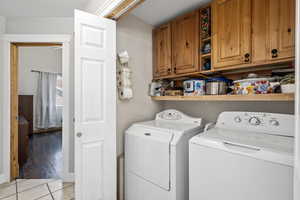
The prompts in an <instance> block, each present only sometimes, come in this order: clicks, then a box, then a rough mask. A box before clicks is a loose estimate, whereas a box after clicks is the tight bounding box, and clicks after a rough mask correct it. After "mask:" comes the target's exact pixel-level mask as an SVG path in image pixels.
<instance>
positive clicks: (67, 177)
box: [63, 173, 75, 182]
mask: <svg viewBox="0 0 300 200" xmlns="http://www.w3.org/2000/svg"><path fill="white" fill-rule="evenodd" d="M63 180H64V182H75V174H74V173H67V174H65V175H64V177H63Z"/></svg>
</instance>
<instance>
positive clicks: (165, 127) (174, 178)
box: [125, 110, 203, 200]
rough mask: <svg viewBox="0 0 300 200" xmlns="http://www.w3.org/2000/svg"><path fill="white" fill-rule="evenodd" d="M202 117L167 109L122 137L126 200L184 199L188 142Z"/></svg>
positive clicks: (197, 129) (196, 131) (186, 180)
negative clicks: (123, 141) (123, 139)
mask: <svg viewBox="0 0 300 200" xmlns="http://www.w3.org/2000/svg"><path fill="white" fill-rule="evenodd" d="M201 123H202V120H201V118H193V117H189V116H187V115H185V114H183V113H181V112H179V111H176V110H166V111H163V112H161V113H158V114H157V115H156V118H155V120H153V121H147V122H140V123H135V124H133V125H132V126H131V127H130V128H129V129H128V130H127V131H126V136H125V200H187V199H188V191H189V190H188V183H189V181H188V141H189V139H190V138H191V137H193V136H195V135H196V134H198V133H200V132H202V131H203V129H202V128H201Z"/></svg>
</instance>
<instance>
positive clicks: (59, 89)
mask: <svg viewBox="0 0 300 200" xmlns="http://www.w3.org/2000/svg"><path fill="white" fill-rule="evenodd" d="M56 106H63V88H62V76H61V75H58V76H57V82H56Z"/></svg>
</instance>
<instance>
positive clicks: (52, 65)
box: [18, 47, 62, 129]
mask: <svg viewBox="0 0 300 200" xmlns="http://www.w3.org/2000/svg"><path fill="white" fill-rule="evenodd" d="M31 70H38V71H43V72H53V73H62V49H55V48H54V47H20V48H19V68H18V75H19V77H18V81H19V83H18V87H19V93H18V94H19V95H33V96H34V98H33V110H34V112H33V125H34V126H33V127H34V129H35V122H36V121H35V120H36V117H35V109H36V107H35V105H36V94H37V87H38V73H36V72H31ZM58 111H59V112H60V111H61V109H58ZM60 115H61V112H60ZM59 118H60V117H59Z"/></svg>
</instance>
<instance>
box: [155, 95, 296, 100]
mask: <svg viewBox="0 0 300 200" xmlns="http://www.w3.org/2000/svg"><path fill="white" fill-rule="evenodd" d="M294 96H295V95H294V94H256V95H205V96H160V97H152V99H153V100H155V101H294V99H295V97H294Z"/></svg>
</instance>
